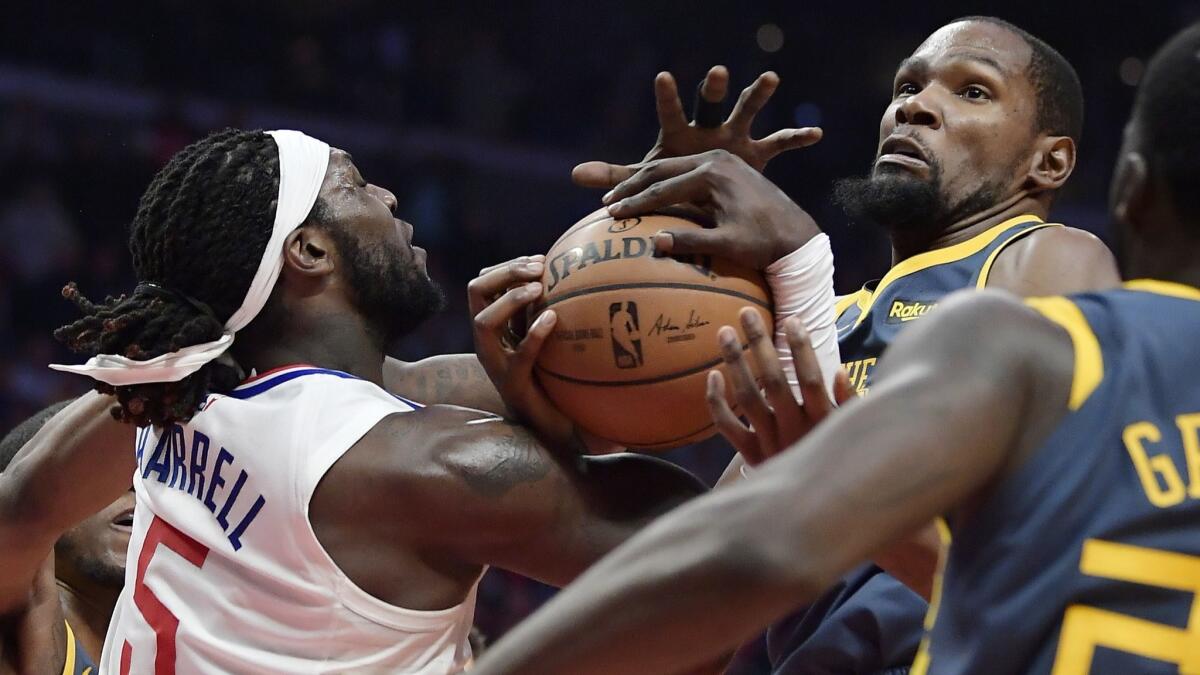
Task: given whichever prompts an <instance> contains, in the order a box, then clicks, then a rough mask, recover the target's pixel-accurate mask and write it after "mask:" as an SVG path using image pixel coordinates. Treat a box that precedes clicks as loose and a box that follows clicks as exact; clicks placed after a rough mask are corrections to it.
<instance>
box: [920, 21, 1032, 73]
mask: <svg viewBox="0 0 1200 675" xmlns="http://www.w3.org/2000/svg"><path fill="white" fill-rule="evenodd" d="M1031 58H1033V50H1032V49H1030V47H1029V45H1028V44H1027V43H1026V42H1025V40H1024V38H1022V37H1021V36H1020V35H1017V34H1016V33H1014V32H1012V31H1011V30H1009V29H1008V28H1005V27H1004V26H1001V25H999V24H995V23H991V22H988V21H956V22H954V23H950V24H946V25H945V26H942V27H941V28H939V29H937V30H936V31H934V32H933V34H932V35H930V36H929V37H927V38H925V41H924V42H922V43H921V44H920V46H918V47H917V49H916V51H914V52H913V53H912V56H910V57H908V58H907V59H905V60H904V62H903V63H901V66H900V67H901V69H904V68H906V67H909V68H911V67H927V68H928V67H933V66H936V65H937V64H939V63H943V62H948V61H956V60H963V61H972V62H976V63H979V64H983V65H985V66H989V67H992V68H994V69H995V70H997V71H999V72H1000V74H1001V75H1003V76H1004V77H1005V78H1009V77H1023V76H1025V73H1026V72H1027V70H1028V67H1029V61H1030V59H1031Z"/></svg>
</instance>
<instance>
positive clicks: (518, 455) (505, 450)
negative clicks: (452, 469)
mask: <svg viewBox="0 0 1200 675" xmlns="http://www.w3.org/2000/svg"><path fill="white" fill-rule="evenodd" d="M479 460H480V461H479V463H478V465H475V463H469V464H467V465H459V466H456V469H457V470H458V472H459V475H461V476H462V479H463V481H464V482H465V483H466V484H467V486H468V487H470V488H471V489H472V490H474V491H475V492H476V493H478V494H479V495H480V496H483V497H487V498H489V499H495V498H499V497H503V496H504V495H506V494H508V492H509V491H510V490H512V489H513V488H515V487H517V486H518V485H521V484H522V483H536V482H538V481H540V480H542V479H543V478H545V477H546V476H547V475H548V474H549V473H550V465H551V462H552V461H553V460H552V459H551V458H550V457H548V456H547V455H546V453H545V450H543V449H542V448H541V446H540V445H539V444H538V442H537V440H536V439H534V437H533V435H532V434H530V433H529V432H528V431H526V430H524V429H522V428H520V427H513V426H509V427H508V428H506V429H505V430H504V432H503V433H502V434H501V435H500V436H498V437H497V438H495V439H494V440H493V442H492V443H491V447H490V448H489V452H488V453H487V455H486V456H482V457H480V458H479Z"/></svg>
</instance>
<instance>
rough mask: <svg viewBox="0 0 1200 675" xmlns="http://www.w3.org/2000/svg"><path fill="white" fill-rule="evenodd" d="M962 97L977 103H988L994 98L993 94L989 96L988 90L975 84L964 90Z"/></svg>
mask: <svg viewBox="0 0 1200 675" xmlns="http://www.w3.org/2000/svg"><path fill="white" fill-rule="evenodd" d="M960 95H961V96H962V97H963V98H969V99H971V100H976V101H986V100H988V99H991V98H992V96H991V94H989V93H988V91H987V90H986V89H984V88H983V87H980V86H978V85H974V84H972V85H970V86H968V87H966V88H965V89H963V90H962V92H961V93H960Z"/></svg>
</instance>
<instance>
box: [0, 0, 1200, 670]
mask: <svg viewBox="0 0 1200 675" xmlns="http://www.w3.org/2000/svg"><path fill="white" fill-rule="evenodd" d="M4 14H5V18H4V20H3V21H2V22H0V241H4V242H8V243H7V244H5V250H6V252H7V253H6V254H5V261H4V264H2V265H0V326H3V330H2V331H0V430H7V429H9V428H11V427H12V426H13V425H15V424H16V423H17V422H18V421H20V420H22V419H24V418H25V417H26V416H28V415H29V414H31V413H33V412H34V411H36V410H37V409H39V408H41V407H43V406H44V405H46V404H48V403H50V402H53V401H56V400H60V399H63V398H66V397H69V396H74V395H77V394H79V393H81V392H82V391H83V390H84V389H85V388H86V386H87V385H86V383H85V382H84V381H83V380H81V379H79V378H75V377H71V376H65V375H62V374H58V373H54V372H52V371H50V370H48V369H47V368H46V364H47V363H50V362H52V361H56V360H64V359H65V360H71V359H72V358H74V357H72V356H70V355H69V354H68V353H66V352H65V350H63V349H62V348H61V347H60V346H59V345H58V344H56V343H55V341H54V340H53V339H52V337H51V335H50V333H51V331H52V330H53V328H55V327H57V326H59V325H61V324H63V323H65V322H67V321H69V320H71V319H72V318H73V317H74V316H75V313H74V308H73V307H72V306H71V305H70V304H69V303H68V302H66V301H64V300H62V299H61V297H60V289H61V288H62V286H63V285H64V284H65V283H66V282H68V281H72V280H73V281H77V282H78V283H79V285H80V287H81V288H82V289H83V290H84V292H85V293H87V294H88V295H89V296H92V297H96V296H104V295H105V294H118V293H120V292H122V291H123V290H126V289H129V288H131V286H132V283H133V280H132V276H131V272H130V265H129V256H128V252H127V249H126V243H125V238H126V228H127V223H128V222H129V221H130V219H131V218H132V216H133V214H134V211H135V209H136V206H137V202H138V198H139V196H140V195H141V192H142V190H143V189H144V188H145V186H146V185H147V183H148V182H149V180H150V178H151V176H152V175H153V174H154V172H155V171H156V170H157V169H158V168H159V167H160V166H162V164H164V163H165V162H166V160H167V159H168V158H169V157H170V156H171V155H172V154H173V153H174V152H176V151H177V150H179V149H181V148H182V147H183V146H184V145H186V144H187V143H189V142H190V141H192V140H195V139H197V138H199V137H200V136H203V135H204V134H206V133H207V132H209V131H211V130H215V129H218V128H221V127H224V126H238V127H245V128H276V127H293V128H299V129H302V130H305V131H307V132H309V133H311V134H314V135H316V136H319V137H321V138H323V139H324V140H327V141H329V142H330V143H332V144H334V145H337V146H340V147H343V148H345V149H347V150H350V151H351V152H352V153H353V154H354V157H355V161H356V163H357V164H358V165H359V167H360V168H361V169H362V170H363V172H364V174H365V175H366V177H367V179H368V180H370V181H372V182H374V183H377V184H380V185H383V186H385V187H388V188H389V189H391V190H392V191H393V192H395V193H396V195H397V196H398V197H399V200H400V203H401V206H400V214H401V215H402V217H404V218H405V219H406V220H409V221H410V222H412V223H414V225H415V226H416V242H417V243H419V244H420V245H422V246H424V247H426V248H427V249H428V250H429V267H430V270H431V273H432V275H433V276H434V278H436V279H437V280H438V281H439V282H441V284H442V285H443V286H444V287H445V289H446V290H447V294H448V296H449V298H450V299H451V304H450V307H449V309H448V311H446V312H445V313H444V314H443V315H441V316H440V317H438V318H436V319H434V320H433V321H430V322H429V323H428V324H426V325H425V326H424V327H423V328H422V329H421V330H419V331H417V332H416V333H414V334H412V335H411V336H409V337H407V338H405V339H404V340H403V341H402V342H401V343H400V344H397V345H396V347H395V350H394V353H395V354H396V355H397V356H399V357H401V358H405V359H419V358H422V357H424V356H428V355H431V354H435V353H446V352H462V351H470V350H471V340H470V334H469V331H468V316H467V312H466V309H465V284H466V282H467V281H468V280H469V279H470V278H472V277H473V276H474V275H475V273H476V272H477V271H478V270H479V269H480V268H481V267H483V266H486V265H490V264H493V263H496V262H499V261H501V260H504V259H507V258H510V257H514V256H518V255H523V254H530V253H539V252H545V250H546V249H547V248H548V247H549V245H550V243H552V242H553V241H554V239H555V238H556V237H557V235H558V234H559V233H560V232H561V231H562V230H564V229H565V228H567V227H568V226H570V225H571V224H572V223H573V222H575V221H576V220H577V219H578V218H579V217H581V216H583V215H584V214H586V213H588V212H590V211H592V210H593V209H595V208H596V207H598V205H599V195H598V194H594V193H591V192H589V191H586V190H582V189H579V188H576V187H574V186H573V185H572V184H571V182H570V178H569V172H570V169H571V167H572V166H573V165H574V164H575V163H577V162H580V161H584V160H588V159H606V160H610V161H622V162H631V161H635V160H637V159H640V158H641V156H642V155H643V154H644V153H645V151H646V150H647V149H648V148H649V147H650V145H651V144H652V143H653V141H654V135H655V132H656V129H657V123H656V119H655V115H654V103H653V96H652V88H651V83H652V80H653V77H654V75H655V73H656V72H658V71H660V70H670V71H671V72H673V73H674V74H675V75H676V77H677V78H678V80H679V81H680V85H681V89H683V91H684V97H685V104H686V105H687V106H688V107H690V100H691V96H692V91H693V89H694V87H695V86H696V84H697V82H698V81H699V79H700V78H701V77H703V74H704V72H705V71H706V70H707V68H708V67H709V66H711V65H713V64H716V63H722V64H725V65H727V66H729V68H730V70H731V72H732V80H733V81H732V88H733V95H736V91H737V90H738V89H740V88H741V87H742V86H744V85H745V84H748V83H749V81H750V80H752V79H753V78H754V77H755V76H756V75H757V74H758V73H759V72H761V71H763V70H767V69H773V70H775V71H777V72H778V73H779V74H780V76H781V78H782V85H781V86H780V88H779V91H778V93H777V94H776V95H775V98H774V99H773V100H772V101H771V103H770V104H769V105H768V107H767V108H766V110H765V111H764V112H763V114H762V115H760V118H759V120H758V123H757V124H756V132H757V134H758V135H765V134H766V133H768V132H769V131H773V130H775V129H777V128H781V127H785V126H809V125H820V126H822V127H823V128H824V130H825V138H824V140H823V141H822V142H821V143H820V144H819V145H817V146H815V147H812V148H809V149H806V150H802V151H797V152H793V153H791V154H789V155H786V156H784V157H782V158H780V159H777V160H776V161H775V162H773V163H772V164H771V166H770V167H769V168H768V171H767V173H768V175H769V176H770V177H771V178H772V179H773V180H775V181H776V182H777V183H778V184H779V185H780V186H781V187H782V188H783V189H784V190H785V191H786V192H788V193H789V194H790V195H791V196H792V197H793V198H794V199H795V200H796V201H797V202H798V203H800V204H801V205H802V206H804V207H805V208H806V209H808V210H809V211H810V212H811V213H812V214H813V215H814V216H815V217H816V218H817V220H818V222H819V223H821V225H822V226H823V227H824V228H825V230H826V231H827V232H828V233H829V235H830V236H831V238H832V239H833V242H834V250H835V254H836V259H837V284H838V290H839V291H841V292H845V291H849V290H853V289H854V288H856V287H857V286H859V285H860V284H862V283H863V282H864V281H866V280H868V279H871V278H875V277H878V276H880V275H881V273H882V272H883V271H884V270H886V268H887V265H888V263H889V249H888V247H887V245H886V242H885V240H884V239H883V237H882V236H881V234H880V233H879V232H877V231H875V230H874V229H873V228H871V227H869V226H864V225H856V224H855V223H851V222H847V219H846V217H845V216H844V215H843V214H842V213H841V212H840V211H839V210H838V209H837V207H836V206H834V205H832V204H831V202H830V200H829V197H828V195H829V188H830V185H831V183H832V181H833V180H835V179H837V178H839V177H843V176H848V175H853V174H861V173H865V172H866V171H867V169H868V168H869V165H870V162H871V160H872V158H873V156H874V151H875V146H876V143H877V138H878V124H879V117H880V114H881V113H882V111H883V109H884V107H885V106H886V104H887V102H888V99H889V96H890V88H891V82H892V75H893V72H894V69H895V67H896V64H897V63H898V62H899V61H900V59H902V58H903V57H905V56H907V55H908V54H909V53H910V52H911V51H912V50H913V49H914V48H915V47H916V46H917V45H918V44H919V43H920V41H921V40H922V39H923V38H924V37H925V36H926V35H927V34H928V33H930V32H931V31H933V30H934V29H936V28H937V27H938V26H940V25H941V24H943V23H944V22H946V21H948V20H950V19H953V18H956V17H958V16H962V15H966V14H993V15H996V16H1000V17H1002V18H1005V19H1008V20H1010V21H1012V22H1014V23H1016V24H1018V25H1020V26H1022V27H1024V28H1026V29H1027V30H1029V31H1031V32H1033V33H1034V34H1036V35H1038V36H1040V37H1042V38H1043V39H1045V40H1046V41H1048V42H1049V43H1050V44H1052V45H1054V46H1055V47H1056V48H1058V49H1059V50H1060V51H1061V52H1062V53H1063V54H1064V55H1065V56H1066V57H1067V58H1068V59H1069V60H1070V61H1071V62H1072V63H1073V64H1074V65H1075V67H1076V68H1077V69H1078V71H1079V74H1080V76H1081V78H1082V81H1083V85H1084V92H1085V95H1086V98H1087V115H1086V128H1085V133H1084V136H1083V139H1082V144H1081V148H1080V150H1081V152H1080V163H1079V166H1078V168H1077V170H1076V172H1075V174H1074V177H1073V178H1072V179H1071V181H1070V184H1069V187H1068V188H1067V189H1066V190H1065V192H1064V194H1063V196H1062V197H1061V199H1060V201H1059V203H1058V205H1057V207H1056V209H1055V213H1054V216H1055V218H1056V219H1057V220H1060V221H1062V222H1066V223H1069V224H1071V225H1074V226H1076V227H1083V228H1086V229H1089V230H1092V231H1094V232H1096V233H1098V234H1099V235H1100V236H1102V237H1105V238H1107V234H1108V231H1107V224H1106V220H1107V217H1106V215H1105V202H1106V185H1107V182H1108V179H1109V175H1110V172H1111V168H1112V164H1113V157H1114V154H1115V152H1116V149H1117V147H1118V144H1119V140H1120V133H1121V127H1122V124H1123V121H1124V119H1125V118H1126V116H1127V113H1128V111H1129V107H1130V103H1131V101H1132V95H1133V91H1134V86H1135V85H1136V84H1137V82H1138V79H1139V77H1140V75H1141V72H1142V69H1143V67H1144V63H1145V61H1146V59H1147V58H1148V57H1149V56H1150V55H1151V54H1152V52H1153V49H1154V47H1155V46H1157V45H1158V44H1160V43H1161V42H1162V41H1163V40H1164V39H1165V38H1166V37H1167V36H1168V35H1170V34H1171V33H1173V32H1175V31H1176V30H1178V29H1179V28H1180V27H1182V26H1183V25H1185V23H1187V22H1190V21H1195V20H1197V19H1200V2H1197V1H1194V0H1188V1H1171V2H1168V1H1152V2H1140V3H1132V2H1116V3H1113V2H1110V3H1091V2H1087V3H1085V2H1063V1H1059V2H1047V1H1045V0H1042V1H1041V2H1024V1H1020V0H1018V1H1013V2H1003V3H1000V2H937V1H933V2H925V3H920V4H909V3H883V2H854V1H851V2H832V1H814V2H782V1H779V0H771V1H764V2H744V1H743V2H715V1H710V2H695V1H692V2H683V1H658V0H642V1H639V2H636V3H635V2H627V3H619V4H618V3H612V4H605V3H594V2H592V3H582V2H580V3H575V2H563V1H562V0H553V1H551V0H535V1H532V2H505V3H483V2H458V3H455V2H443V3H410V2H370V1H368V0H289V1H288V2H254V3H245V2H237V3H234V2H194V1H190V0H189V1H184V0H163V1H159V2H140V3H118V2H106V1H97V2H62V1H55V0H50V1H44V2H40V3H25V2H17V3H15V4H13V3H6V5H5V12H4ZM731 99H732V96H731ZM211 263H212V264H213V265H220V264H221V261H220V260H213V261H211ZM729 455H730V451H729V450H728V449H727V448H726V447H724V445H723V444H722V443H721V442H720V441H711V442H708V443H705V444H701V445H698V446H693V447H690V448H686V449H682V450H679V451H676V452H674V453H672V454H671V455H670V457H671V458H672V459H675V460H677V461H679V462H681V463H683V464H684V465H686V466H688V467H689V468H691V469H692V470H694V471H695V472H697V473H698V474H700V475H702V476H704V477H705V478H706V479H708V480H710V481H713V480H715V479H716V477H717V476H718V475H719V473H720V471H721V469H722V468H723V467H724V465H725V462H726V461H727V459H728V457H729ZM549 594H550V590H549V589H546V588H544V587H542V586H540V585H538V584H534V583H532V582H528V581H525V580H522V579H520V578H517V577H514V576H511V575H506V574H503V573H500V572H495V571H493V572H491V573H490V574H489V575H488V578H487V579H486V580H485V583H484V585H483V587H482V590H481V594H480V602H479V611H478V620H477V623H478V625H479V626H480V627H481V629H482V630H483V632H484V633H485V634H486V635H488V636H489V637H491V638H495V637H497V636H499V635H501V634H502V633H503V632H504V631H505V630H507V629H508V628H509V627H510V626H511V625H513V624H514V623H515V622H517V621H519V620H520V619H521V618H522V617H524V616H525V615H526V614H528V613H529V612H530V611H531V610H532V609H533V608H534V607H536V606H537V605H538V604H540V603H541V602H542V601H544V600H545V598H546V597H548V596H549ZM744 661H745V662H744V663H741V664H739V665H738V666H737V668H736V670H738V671H739V672H744V673H749V672H758V671H759V669H760V668H761V665H756V663H755V662H754V661H755V657H754V655H749V656H747V657H746V659H745V660H744Z"/></svg>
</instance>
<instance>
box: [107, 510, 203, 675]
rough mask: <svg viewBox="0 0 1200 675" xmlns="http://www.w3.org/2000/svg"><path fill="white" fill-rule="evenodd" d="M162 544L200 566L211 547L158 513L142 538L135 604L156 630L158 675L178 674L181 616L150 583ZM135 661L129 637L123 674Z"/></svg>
mask: <svg viewBox="0 0 1200 675" xmlns="http://www.w3.org/2000/svg"><path fill="white" fill-rule="evenodd" d="M159 544H162V545H163V546H166V547H167V548H169V549H171V550H172V551H174V552H175V553H178V554H179V556H180V557H182V558H183V559H184V560H186V561H188V562H190V563H191V564H193V565H195V566H196V567H200V566H202V565H204V560H205V559H206V558H207V557H208V549H207V548H205V547H204V546H203V545H201V544H200V542H198V541H196V540H195V539H192V538H191V537H189V536H187V535H186V534H184V533H182V532H180V531H179V530H177V529H175V528H174V527H172V526H171V525H169V524H167V522H166V521H164V520H160V519H158V518H157V517H155V518H154V520H152V521H151V522H150V528H149V529H148V530H146V539H145V541H144V542H142V551H141V554H140V555H138V566H137V581H136V585H135V586H134V588H133V604H135V605H137V608H138V611H140V612H141V613H142V618H143V619H145V620H146V623H147V624H149V625H150V628H151V629H153V630H154V642H155V652H154V673H155V675H174V673H175V633H176V632H177V631H178V630H179V618H178V617H176V616H175V615H174V614H172V613H171V610H169V609H167V606H166V605H164V604H162V601H161V600H159V599H158V598H157V597H156V596H155V595H154V591H152V590H150V587H149V586H147V585H146V568H147V567H149V566H150V561H151V560H152V559H153V558H154V555H155V553H157V552H158V545H159ZM132 661H133V647H132V646H131V645H130V644H129V642H128V641H126V642H125V644H124V645H123V646H122V647H121V675H129V666H130V664H131V663H132Z"/></svg>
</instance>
